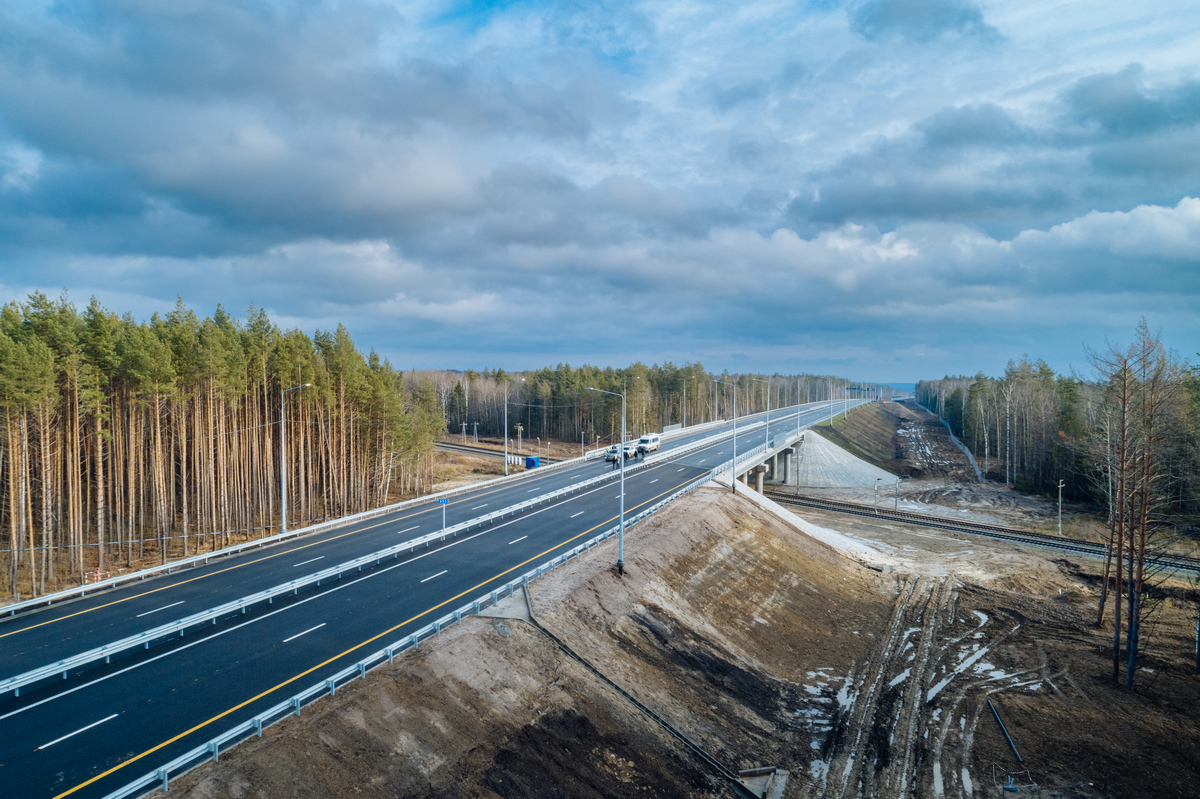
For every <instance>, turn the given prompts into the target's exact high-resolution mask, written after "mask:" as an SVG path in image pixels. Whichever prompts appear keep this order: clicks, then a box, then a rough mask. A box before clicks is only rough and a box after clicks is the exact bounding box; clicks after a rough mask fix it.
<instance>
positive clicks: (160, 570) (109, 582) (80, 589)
mask: <svg viewBox="0 0 1200 799" xmlns="http://www.w3.org/2000/svg"><path fill="white" fill-rule="evenodd" d="M585 460H587V459H586V458H571V459H569V460H564V461H556V462H554V463H548V464H546V465H545V466H543V467H541V468H540V469H536V470H533V471H527V472H519V473H517V474H512V475H508V476H507V477H497V478H494V479H492V480H483V481H480V482H478V483H472V484H471V485H468V486H459V487H457V488H450V489H447V490H445V491H439V492H438V493H436V494H426V495H424V496H421V497H414V498H413V499H406V500H404V501H403V502H395V503H393V504H391V505H381V506H380V507H378V508H371V509H370V510H365V511H361V512H359V513H353V514H350V515H349V516H339V517H338V518H336V519H330V520H328V521H324V522H319V523H317V524H313V525H309V526H308V527H300V528H297V529H295V530H288V531H287V532H286V533H276V534H275V535H269V536H266V537H264V538H258V539H255V540H253V541H246V542H244V543H241V544H234V545H232V546H228V547H224V548H222V549H218V550H214V551H212V552H204V553H201V554H199V555H193V556H191V557H189V558H182V559H180V560H173V561H170V562H168V563H163V564H160V565H158V566H149V567H147V568H145V569H139V570H137V571H133V572H129V573H128V574H119V575H117V576H115V577H109V578H108V579H105V580H99V581H97V582H94V583H89V584H87V585H80V586H76V587H74V588H64V589H63V590H61V591H56V592H54V593H53V594H45V595H43V596H39V597H34V598H32V599H26V600H23V601H21V602H14V603H12V604H10V605H5V606H3V607H0V614H7V615H9V616H12V615H15V614H16V613H17V612H19V611H22V610H28V609H30V608H37V607H43V606H46V605H50V604H52V603H54V602H58V601H61V600H64V599H71V598H73V597H81V596H84V595H86V594H89V593H92V592H94V591H103V590H105V589H107V588H113V587H116V586H118V585H121V584H122V583H127V582H133V581H135V580H136V581H140V580H145V579H146V578H147V577H153V576H155V575H159V574H170V573H171V572H172V571H174V570H175V569H184V568H189V567H195V566H203V565H205V564H207V563H208V562H209V561H210V560H212V559H213V558H224V557H228V556H230V555H237V554H240V553H242V552H245V551H247V550H250V549H258V548H259V547H264V546H269V545H271V544H276V543H279V542H280V541H287V540H290V539H293V538H298V537H300V536H306V535H312V534H313V533H320V532H325V531H327V530H333V529H336V528H338V527H344V526H346V525H350V524H354V523H355V522H360V521H364V520H366V519H373V518H375V517H377V516H386V515H387V514H389V513H394V512H396V511H400V510H404V509H405V508H411V507H413V506H414V505H421V504H424V503H427V502H431V501H433V500H436V499H440V498H442V497H452V496H456V495H458V494H465V493H469V492H471V491H476V490H478V489H480V488H487V487H489V486H494V485H496V484H498V483H503V482H513V481H517V480H521V479H524V478H528V477H530V476H531V475H535V474H536V475H540V474H544V473H545V472H547V471H552V470H555V469H561V468H563V467H565V466H572V465H575V464H577V463H582V462H583V461H585Z"/></svg>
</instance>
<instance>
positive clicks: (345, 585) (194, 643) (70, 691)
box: [0, 488, 661, 721]
mask: <svg viewBox="0 0 1200 799" xmlns="http://www.w3.org/2000/svg"><path fill="white" fill-rule="evenodd" d="M600 490H601V488H593V489H592V490H591V491H587V492H585V493H583V494H577V495H576V496H573V497H569V498H567V499H565V500H563V501H562V502H560V503H558V504H557V505H551V506H550V507H547V508H542V509H541V510H537V511H534V512H533V513H530V514H527V515H525V516H518V517H517V518H515V519H512V520H510V521H507V522H505V523H504V524H499V525H496V526H495V527H491V528H485V529H483V530H480V531H479V532H477V533H475V534H474V535H471V536H467V537H465V538H459V539H458V540H456V541H454V542H452V543H449V544H446V545H445V546H441V547H438V548H437V549H433V550H430V551H428V552H422V553H421V554H420V555H417V556H415V557H411V558H408V559H407V560H402V561H400V562H399V563H396V564H393V565H391V566H388V567H386V568H383V569H379V570H377V571H372V572H369V573H367V574H365V575H363V576H362V577H359V578H357V579H355V580H351V581H350V582H348V583H342V584H340V585H338V586H337V587H336V588H330V589H329V590H328V591H324V592H322V593H320V594H316V595H315V596H310V597H307V598H306V599H301V600H300V601H298V602H294V603H292V604H290V605H287V606H286V607H282V608H279V609H278V610H273V611H270V612H269V613H266V614H263V615H262V616H259V617H258V618H254V619H250V620H249V621H244V622H242V623H241V624H235V625H234V626H232V627H227V628H225V629H224V630H221V631H220V632H216V633H213V634H212V635H208V636H205V637H204V638H201V639H200V640H198V641H192V642H191V643H188V644H184V645H183V646H181V647H178V648H176V649H172V650H171V651H170V652H164V653H163V654H161V655H156V656H154V657H152V658H149V659H147V660H143V661H141V662H140V663H135V664H133V665H132V666H126V667H125V668H123V669H121V670H120V671H116V672H113V673H112V674H106V675H105V676H103V677H99V678H97V679H95V680H92V681H91V682H86V683H84V684H83V685H77V686H75V687H74V688H68V689H67V690H65V691H63V692H61V693H58V694H55V695H54V696H48V697H46V698H45V699H42V700H39V701H37V702H34V703H33V704H30V705H26V706H25V707H22V708H17V709H16V710H12V711H9V712H8V713H5V714H4V715H3V716H0V721H4V720H5V719H6V718H9V717H10V716H15V715H17V714H18V713H24V712H25V711H26V710H32V709H33V708H35V707H37V706H38V705H44V704H45V703H47V702H50V701H53V700H55V699H58V698H60V697H64V696H67V695H68V694H73V693H75V692H76V691H82V690H83V689H84V688H89V687H91V686H93V685H96V684H98V683H102V682H104V681H106V680H109V679H112V678H113V677H116V676H118V675H121V674H124V673H126V672H129V671H133V670H134V669H137V668H141V667H142V666H145V665H147V664H150V663H153V662H155V661H156V660H161V659H162V658H165V657H170V656H171V655H175V654H178V653H180V652H183V651H184V650H187V649H191V648H192V647H194V646H199V645H200V644H204V643H207V642H209V641H212V640H214V639H216V638H219V637H221V636H222V635H225V634H226V633H231V632H234V631H235V630H240V629H241V628H243V627H247V626H249V625H251V624H257V623H258V622H260V621H264V620H266V619H269V618H271V617H272V616H275V615H278V614H280V613H284V612H286V611H289V610H293V609H295V608H298V607H300V606H301V605H306V604H308V603H309V602H313V601H315V600H318V599H324V598H325V597H328V596H330V595H332V594H334V593H335V592H337V591H341V590H342V589H343V588H349V587H350V586H352V585H355V584H356V583H361V582H363V581H365V580H370V579H371V578H373V577H378V576H380V575H381V574H386V573H387V572H390V571H392V570H393V569H399V568H401V567H403V566H407V565H409V564H410V563H415V562H417V561H418V560H424V559H425V558H428V557H431V556H432V555H436V554H438V553H439V552H445V551H446V550H448V549H451V548H453V547H457V546H459V545H461V544H466V543H467V542H469V541H472V540H474V539H476V538H479V537H480V536H484V535H487V534H488V533H491V532H495V531H496V530H499V529H501V528H503V527H508V526H510V525H513V524H517V523H519V522H521V521H523V520H525V519H529V518H531V517H533V516H539V515H541V514H543V513H546V512H547V511H551V510H554V509H555V508H559V507H562V506H563V505H566V504H567V503H568V502H574V501H575V500H577V499H580V498H582V497H586V496H588V495H589V494H594V493H596V492H597V491H600ZM660 496H661V495H660ZM582 512H583V511H580V513H582ZM576 515H578V514H576ZM613 518H616V517H615V516H614V517H613ZM592 529H595V528H592ZM526 537H528V536H526ZM517 540H520V539H517ZM571 540H574V539H571ZM514 543H515V542H514ZM526 562H528V561H526ZM443 604H444V603H443ZM438 607H440V605H439V606H438ZM431 610H432V609H431ZM426 612H429V611H426ZM422 615H424V614H422ZM418 618H419V617H418Z"/></svg>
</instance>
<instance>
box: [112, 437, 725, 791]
mask: <svg viewBox="0 0 1200 799" xmlns="http://www.w3.org/2000/svg"><path fill="white" fill-rule="evenodd" d="M738 460H739V461H740V460H741V457H739V458H738ZM727 463H728V462H727ZM727 463H726V464H724V465H723V466H725V467H726V468H727ZM720 468H722V467H718V469H720ZM718 469H713V470H710V471H708V472H705V473H704V474H702V475H700V476H699V477H697V478H696V479H694V480H692V481H690V482H689V483H688V484H687V485H685V486H683V487H682V488H680V489H679V490H677V491H675V492H674V493H673V494H671V496H669V497H667V498H665V499H663V500H661V501H660V502H658V503H656V504H655V505H653V506H652V507H650V508H647V509H646V510H644V511H642V512H641V513H639V514H637V515H636V516H633V517H632V518H630V519H627V520H626V522H625V524H626V527H627V528H628V527H629V526H630V525H633V524H636V523H637V522H639V521H642V520H643V519H645V518H647V517H649V516H651V515H653V514H654V513H657V512H658V511H659V510H661V509H662V508H664V507H665V506H666V505H668V504H669V503H671V502H674V501H675V500H677V499H679V498H680V497H682V496H684V495H685V494H687V493H689V492H691V491H693V490H695V489H696V488H697V487H699V486H701V485H704V484H705V483H707V482H708V481H709V480H711V479H712V478H713V476H714V475H715V474H716V473H717V471H718ZM618 528H619V525H614V526H613V527H611V528H609V529H607V530H605V531H604V532H603V533H600V534H599V535H596V536H594V537H593V538H591V539H589V540H587V541H585V542H584V543H582V544H579V545H578V546H576V547H574V548H573V549H571V550H569V551H567V552H564V553H562V554H560V555H558V556H557V557H555V558H552V559H551V560H549V561H547V562H546V563H544V564H542V565H541V566H538V567H537V568H535V569H532V570H530V571H528V572H526V573H525V574H523V575H521V576H520V577H517V578H516V579H514V580H512V581H510V582H508V583H506V584H504V585H503V586H501V587H500V588H498V589H496V590H495V591H491V592H489V593H487V594H484V595H483V596H481V597H479V598H478V599H476V600H475V601H473V602H471V603H469V604H467V605H463V606H462V607H460V608H459V609H457V610H455V611H452V612H450V613H447V614H446V615H444V616H442V617H441V618H439V619H437V620H435V621H433V622H431V623H430V624H427V625H425V626H424V627H422V628H421V629H419V630H416V631H415V632H413V633H410V634H409V635H406V636H404V637H403V638H400V639H399V640H397V641H395V642H393V643H392V644H390V645H389V646H386V647H384V648H382V649H380V650H378V651H376V652H372V653H371V654H369V655H367V656H366V657H364V658H363V659H361V660H359V661H358V662H357V663H354V664H352V665H350V666H347V667H346V668H344V669H342V670H341V671H338V672H336V673H335V674H333V675H331V676H329V677H327V678H325V679H323V680H321V681H320V682H317V683H314V684H313V685H311V686H309V687H308V688H306V689H305V690H303V691H300V692H299V693H297V694H295V695H294V696H291V697H289V698H287V699H285V700H283V701H282V702H280V703H278V704H276V705H274V706H273V707H270V708H268V709H267V710H265V711H263V712H261V713H259V714H257V715H255V716H254V717H253V718H251V719H248V720H246V721H244V722H242V723H241V724H238V725H236V726H235V727H232V728H231V729H229V730H227V731H225V732H224V733H221V734H220V735H217V736H215V737H213V738H212V739H210V740H209V741H207V742H205V743H203V744H200V745H199V746H197V747H195V748H193V749H191V750H189V751H188V752H185V753H184V754H182V755H180V756H179V757H177V758H175V759H174V760H171V761H170V762H168V763H165V764H163V765H162V766H160V767H158V768H156V769H155V770H154V771H151V772H148V773H147V774H145V775H143V776H142V777H140V778H138V779H136V780H134V781H132V782H130V783H128V784H126V785H124V786H122V787H121V788H118V789H117V790H115V791H113V792H112V793H110V794H108V795H107V796H105V797H104V799H125V797H133V796H141V795H142V794H143V793H145V792H147V791H150V790H153V789H155V788H162V789H163V790H164V791H165V790H167V788H168V787H169V785H170V781H171V779H173V778H174V777H178V776H181V775H182V774H184V773H186V772H187V771H190V770H191V769H193V768H195V767H196V766H198V765H200V764H201V763H204V762H205V761H208V760H212V761H214V762H215V761H217V760H218V759H219V758H220V755H221V752H223V751H225V750H227V749H228V748H229V747H230V746H233V745H235V744H237V743H240V742H241V741H242V740H244V739H246V738H248V737H250V736H251V735H258V736H262V731H263V729H264V728H266V727H269V726H271V725H272V724H275V723H277V722H279V721H282V720H283V719H285V718H287V717H288V716H291V715H297V716H298V715H300V711H301V709H302V708H304V707H305V706H306V705H309V704H311V703H312V702H314V701H316V700H317V699H320V698H321V697H323V696H325V695H326V694H328V695H330V696H333V695H334V694H335V693H336V692H337V689H338V688H341V687H342V686H344V685H346V684H347V683H349V682H352V681H353V680H355V679H358V678H361V677H365V676H366V675H367V672H369V671H371V670H373V669H375V668H377V667H379V666H382V665H383V664H385V663H391V662H393V661H394V660H395V657H396V655H398V654H400V653H402V652H404V651H406V650H408V649H416V648H417V647H418V645H419V644H420V642H421V641H423V640H425V639H427V638H430V637H433V636H436V635H440V634H441V632H442V630H444V629H445V628H446V627H449V626H450V625H452V624H461V623H462V620H463V619H464V618H466V617H469V616H477V615H479V612H480V611H481V610H485V609H487V608H489V607H492V606H494V605H495V604H496V603H498V602H499V601H500V600H501V599H504V598H506V597H509V596H512V595H513V593H514V592H515V591H516V589H517V588H520V587H524V586H527V585H529V583H530V582H531V581H533V580H536V579H538V578H539V577H542V576H544V575H546V574H547V573H549V572H552V571H554V570H555V569H557V568H558V567H559V566H562V565H564V564H566V563H567V562H568V561H570V560H571V559H572V558H578V557H580V556H581V555H584V554H586V553H588V552H590V551H591V550H592V549H593V548H595V547H597V546H599V545H600V544H602V543H604V542H605V541H607V540H608V539H610V538H612V537H614V536H616V535H617V531H618Z"/></svg>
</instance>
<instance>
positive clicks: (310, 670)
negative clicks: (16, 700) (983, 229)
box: [18, 480, 689, 799]
mask: <svg viewBox="0 0 1200 799" xmlns="http://www.w3.org/2000/svg"><path fill="white" fill-rule="evenodd" d="M688 482H689V481H688V480H685V481H684V482H682V483H680V484H679V485H677V486H675V488H673V489H667V490H666V491H663V492H661V493H659V494H657V495H655V496H653V497H651V498H649V499H647V500H645V501H644V502H642V503H640V504H639V505H637V506H635V507H634V508H633V509H632V510H636V509H637V508H639V507H642V506H643V505H648V504H649V503H651V502H653V501H654V500H656V499H659V498H660V497H663V496H666V495H667V494H669V493H670V492H671V491H673V490H675V489H678V488H680V487H682V486H684V485H687V483H688ZM599 490H600V487H597V488H595V489H593V490H592V491H589V492H586V493H584V494H579V495H577V496H575V497H571V498H570V499H568V500H565V501H564V502H562V503H559V504H558V505H555V506H552V507H561V505H564V504H566V503H567V502H573V501H574V500H576V499H579V498H580V497H582V496H587V494H591V493H594V492H595V491H599ZM547 510H550V508H543V509H542V510H539V511H535V512H534V513H531V514H529V516H536V515H538V514H540V513H544V512H545V511H547ZM524 518H528V516H526V517H518V518H517V519H513V520H512V521H509V522H506V523H505V524H502V525H498V527H497V528H492V530H483V531H480V532H478V533H476V534H475V535H473V536H470V537H469V538H466V539H460V540H459V541H456V542H455V543H453V544H448V545H447V546H446V547H443V548H441V549H438V550H433V551H432V552H428V553H423V554H421V555H418V556H417V557H415V558H412V559H411V560H409V561H406V562H405V563H411V562H412V561H415V560H420V559H422V558H425V557H429V556H430V555H432V554H435V553H436V552H440V551H443V550H444V549H448V548H450V547H453V546H457V545H458V544H461V543H465V542H466V541H469V540H471V539H472V538H476V537H478V536H481V535H485V534H486V533H488V532H492V531H494V530H495V529H498V528H499V527H508V526H509V525H510V524H516V523H517V522H518V521H521V520H522V519H524ZM616 518H617V517H616V516H613V517H611V518H609V519H607V520H605V521H602V522H600V523H599V524H597V525H594V526H592V527H590V528H588V529H586V530H584V531H583V532H581V533H578V534H576V535H574V536H571V537H570V538H568V539H566V540H564V541H561V542H559V543H558V544H555V545H554V546H552V547H550V548H549V549H546V550H544V551H543V552H540V553H538V554H537V555H534V556H533V557H531V558H528V559H526V560H524V561H522V562H521V563H518V564H516V565H515V566H511V567H509V568H508V569H505V570H504V571H502V572H500V573H499V574H497V575H495V576H493V577H491V578H489V579H487V580H484V581H483V582H481V583H478V584H477V585H475V586H472V587H471V588H468V589H466V590H465V591H461V592H459V593H458V594H455V595H454V596H452V597H450V598H448V599H445V600H443V601H441V602H439V603H438V604H436V605H434V606H432V607H430V608H427V609H425V610H423V611H421V612H420V613H418V614H416V615H414V616H412V617H411V618H409V619H406V620H404V621H402V622H400V623H399V624H396V625H394V626H392V627H390V628H388V629H386V630H384V631H382V632H380V633H377V634H376V635H373V636H371V637H370V638H368V639H367V640H365V641H363V642H361V643H359V644H356V645H355V646H352V647H350V648H349V649H346V650H345V651H343V652H341V653H339V654H337V655H334V656H332V657H330V658H327V659H326V660H324V661H322V662H321V663H318V664H316V665H315V666H311V667H309V668H307V669H305V670H304V671H302V672H300V673H299V674H296V675H294V676H292V677H289V678H288V679H286V680H284V681H283V682H281V683H279V684H278V685H275V686H274V687H272V688H268V689H266V690H264V691H261V692H259V693H258V694H256V695H255V696H252V697H250V698H249V699H246V700H243V701H242V702H239V703H238V704H236V705H234V706H233V707H231V708H228V709H227V710H224V711H222V712H220V713H218V714H217V715H215V716H213V717H212V718H210V719H208V720H206V721H202V722H200V723H199V724H196V725H194V726H192V727H191V728H190V729H187V730H184V731H183V732H181V733H178V734H177V735H174V736H172V737H171V738H169V739H167V740H165V741H163V742H162V743H160V744H157V745H155V746H152V747H151V748H149V749H147V750H145V751H144V752H142V753H140V754H137V755H134V756H133V757H130V758H128V759H126V760H124V761H122V762H120V763H118V764H117V765H115V766H112V767H110V768H108V769H106V770H105V771H103V772H101V773H99V774H97V775H95V776H93V777H91V778H89V779H87V780H84V781H83V782H81V783H79V784H78V785H76V786H74V787H73V788H69V789H68V790H66V791H63V792H62V793H59V794H58V795H57V796H55V797H54V799H62V798H63V797H65V796H69V795H71V794H73V793H75V792H76V791H78V790H80V789H82V788H85V787H87V786H88V785H92V784H93V783H96V782H98V781H99V780H102V779H104V778H105V777H108V776H109V775H110V774H113V773H114V772H117V771H120V770H121V769H123V768H125V767H126V766H128V765H130V764H132V763H136V762H137V761H139V760H141V759H142V758H144V757H147V756H149V755H152V754H154V753H155V752H157V751H159V750H160V749H163V748H164V747H167V746H170V745H171V744H173V743H175V742H177V741H179V740H181V739H183V738H186V737H188V736H189V735H191V734H193V733H195V732H197V731H199V730H201V729H203V728H205V727H207V726H208V725H210V724H212V723H214V722H217V721H220V720H221V719H223V718H225V717H226V716H228V715H230V714H231V713H235V712H237V711H238V710H240V709H242V708H244V707H246V706H247V705H250V704H252V703H254V702H256V701H258V700H260V699H262V698H263V697H266V696H269V695H271V694H273V693H275V692H276V691H278V690H279V689H281V688H285V687H287V686H288V685H291V684H292V683H294V682H295V681H297V680H300V679H303V678H304V677H306V676H308V675H309V674H312V673H313V672H314V671H317V670H318V669H321V668H324V667H325V666H328V665H329V664H331V663H334V662H335V661H337V660H340V659H341V658H343V657H345V656H347V655H350V654H352V653H354V652H356V651H358V650H359V649H362V648H363V647H364V646H368V645H369V644H371V643H373V642H375V641H378V640H379V639H380V638H383V637H384V636H385V635H389V634H390V633H393V632H395V631H396V630H399V629H400V628H401V627H404V626H406V625H408V624H411V623H413V622H415V621H417V620H418V619H421V618H423V617H425V616H427V615H429V614H430V613H433V612H434V611H435V610H438V609H439V608H443V607H445V606H446V605H448V604H450V603H451V602H454V601H455V600H457V599H461V598H462V597H464V596H466V595H467V594H470V593H472V592H473V591H477V590H479V589H480V588H482V587H484V586H486V585H488V584H489V583H492V582H495V581H496V580H499V579H501V578H503V577H505V576H506V575H508V574H511V573H512V572H514V571H516V570H517V569H519V568H521V567H522V566H527V565H529V564H530V563H532V562H533V561H535V560H538V559H539V558H542V557H545V556H546V555H548V554H549V553H551V552H553V551H554V550H556V549H560V548H562V547H564V546H566V545H567V544H570V543H571V542H572V541H577V540H578V539H580V538H582V537H583V536H585V535H587V534H588V533H591V532H594V531H595V530H598V529H599V528H600V527H602V526H604V525H605V524H607V523H609V522H612V521H614V520H615V519H616ZM401 565H405V564H404V563H402V564H396V565H395V566H391V567H389V568H388V569H385V570H384V571H390V570H391V569H393V568H398V567H399V566H401ZM375 574H379V572H375V573H373V574H371V575H367V576H365V577H361V578H359V580H356V581H354V582H359V581H361V580H366V579H369V578H370V577H372V576H375ZM351 584H353V583H351ZM341 587H342V586H339V587H338V588H335V589H331V591H330V592H329V593H332V592H333V591H336V590H338V589H340V588H341ZM318 596H325V594H321V595H318ZM316 598H318V597H311V598H310V599H316ZM303 601H309V600H303ZM298 604H299V603H297V605H298ZM289 607H296V605H292V606H289ZM281 610H284V609H281ZM276 612H279V611H276ZM263 618H265V617H263ZM248 623H250V622H247V624H248ZM219 634H220V633H218V635H219ZM211 637H215V636H211ZM205 640H208V639H205ZM181 649H182V647H181ZM130 668H133V667H130ZM101 679H104V678H101ZM43 701H46V700H43ZM18 712H19V711H18Z"/></svg>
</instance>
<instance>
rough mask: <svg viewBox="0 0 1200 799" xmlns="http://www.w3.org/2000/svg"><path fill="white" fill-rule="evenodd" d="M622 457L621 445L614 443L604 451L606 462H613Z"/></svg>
mask: <svg viewBox="0 0 1200 799" xmlns="http://www.w3.org/2000/svg"><path fill="white" fill-rule="evenodd" d="M620 457H621V445H620V444H613V445H612V446H611V447H609V448H608V452H605V453H604V462H605V463H613V462H614V461H616V460H618V459H620Z"/></svg>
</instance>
